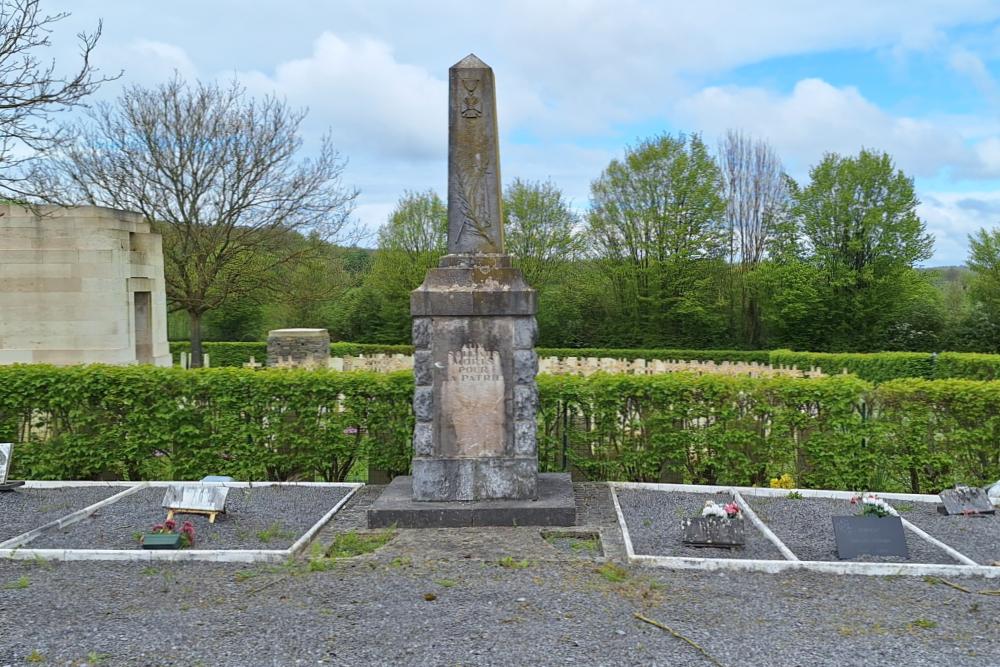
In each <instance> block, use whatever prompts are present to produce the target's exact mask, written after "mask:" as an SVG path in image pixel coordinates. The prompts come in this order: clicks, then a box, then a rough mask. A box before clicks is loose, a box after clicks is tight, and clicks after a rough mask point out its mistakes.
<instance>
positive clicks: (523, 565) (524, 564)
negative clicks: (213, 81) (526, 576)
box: [497, 556, 531, 570]
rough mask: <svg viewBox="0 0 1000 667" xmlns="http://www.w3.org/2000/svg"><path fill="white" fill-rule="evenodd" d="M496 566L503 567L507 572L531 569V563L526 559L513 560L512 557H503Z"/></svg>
mask: <svg viewBox="0 0 1000 667" xmlns="http://www.w3.org/2000/svg"><path fill="white" fill-rule="evenodd" d="M497 565H499V566H500V567H505V568H507V569H509V570H525V569H527V568H529V567H531V561H530V560H528V559H527V558H525V559H524V560H515V558H514V557H513V556H504V557H503V558H501V559H500V560H498V561H497Z"/></svg>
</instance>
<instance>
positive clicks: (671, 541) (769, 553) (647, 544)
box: [618, 489, 785, 560]
mask: <svg viewBox="0 0 1000 667" xmlns="http://www.w3.org/2000/svg"><path fill="white" fill-rule="evenodd" d="M706 500H714V501H715V502H717V503H728V502H730V501H732V495H731V494H728V493H683V492H674V491H654V490H652V489H619V491H618V502H619V504H620V505H621V508H622V515H623V516H624V517H625V523H626V524H627V525H628V532H629V535H630V536H631V537H632V548H633V549H634V550H635V553H636V554H643V555H650V556H691V557H695V558H740V559H746V558H755V559H764V560H785V558H784V556H782V555H781V552H780V551H778V548H777V547H776V546H774V545H773V544H772V543H771V542H770V541H769V540H768V539H767V538H766V537H764V536H763V535H762V534H761V533H760V531H758V530H757V529H756V528H755V527H754V525H753V524H752V523H751V522H750V521H747V520H746V519H744V521H746V526H745V530H746V542H747V543H746V546H744V547H743V548H742V549H725V548H717V547H690V546H686V545H684V544H683V542H682V541H681V537H682V531H681V519H683V518H685V517H692V516H700V515H701V510H702V508H703V507H704V506H705V501H706Z"/></svg>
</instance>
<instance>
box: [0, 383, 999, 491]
mask: <svg viewBox="0 0 1000 667" xmlns="http://www.w3.org/2000/svg"><path fill="white" fill-rule="evenodd" d="M538 384H539V391H540V412H539V417H538V442H539V460H540V465H541V468H542V469H543V470H560V469H564V468H567V467H568V468H572V469H575V470H576V471H578V472H580V473H582V474H583V475H585V476H586V477H589V478H590V479H614V480H633V481H657V480H664V481H679V482H694V483H718V484H739V485H750V484H761V485H764V484H767V481H768V480H769V479H770V478H771V477H778V476H780V475H781V474H783V473H790V474H792V475H793V476H794V477H795V479H796V481H797V482H798V484H799V485H800V486H802V487H825V488H841V489H859V490H860V489H876V490H881V491H917V492H924V493H927V492H936V491H939V490H940V489H942V488H946V487H949V486H952V485H954V484H955V483H957V482H961V483H966V484H986V483H989V482H993V481H996V480H997V479H998V478H1000V447H998V446H997V442H1000V382H979V381H971V380H944V381H928V380H896V381H892V382H886V383H883V384H880V385H872V384H870V383H867V382H865V381H863V380H861V379H859V378H857V377H854V376H836V377H828V378H818V379H798V378H794V379H793V378H769V379H752V378H746V377H731V376H722V375H702V376H695V375H690V374H684V373H672V374H664V375H655V376H631V375H607V374H595V375H592V376H589V377H580V376H545V375H543V376H539V378H538ZM412 392H413V383H412V378H411V374H410V373H387V374H373V373H361V372H352V373H338V372H333V371H289V370H285V371H251V370H248V369H235V368H233V369H230V368H213V369H205V370H200V371H185V370H180V369H171V368H151V367H108V366H79V367H68V368H55V367H50V366H40V365H27V366H2V367H0V442H2V441H10V442H14V443H16V445H15V457H14V470H13V473H12V474H13V476H15V477H24V478H31V479H198V478H200V477H202V476H203V475H206V474H229V475H233V476H234V477H236V478H237V479H253V480H261V479H279V480H288V479H304V480H311V479H320V480H330V481H336V480H343V479H344V478H345V477H346V476H347V474H348V472H349V471H350V470H351V469H352V468H357V467H359V466H363V465H365V464H370V465H372V466H375V467H377V468H382V469H387V470H389V471H391V472H394V473H404V472H406V470H407V468H408V466H409V459H410V434H411V432H412V428H413V415H412V408H411V400H410V399H411V397H412Z"/></svg>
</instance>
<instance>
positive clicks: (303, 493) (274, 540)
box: [29, 486, 350, 549]
mask: <svg viewBox="0 0 1000 667" xmlns="http://www.w3.org/2000/svg"><path fill="white" fill-rule="evenodd" d="M349 491H350V489H349V488H347V487H309V486H299V487H294V486H260V487H254V488H248V489H245V488H231V489H230V490H229V496H228V497H227V499H226V514H220V515H219V516H218V518H217V519H216V520H215V524H210V523H209V522H208V517H205V516H200V515H195V514H180V515H177V517H176V518H177V519H178V523H179V522H181V521H191V522H192V523H193V524H194V527H195V546H194V548H195V549H287V548H288V547H289V546H291V545H292V543H293V542H294V541H295V540H296V539H298V537H299V536H300V535H302V534H303V533H304V532H305V531H306V530H308V529H309V528H310V527H311V526H312V525H313V524H315V523H316V522H317V521H319V520H320V519H321V518H322V517H323V515H324V514H326V513H327V512H329V511H330V510H331V509H332V508H333V506H334V505H336V504H337V503H338V502H339V501H340V500H341V498H343V497H344V496H345V495H347V493H348V492H349ZM164 493H166V488H164V487H150V488H147V489H143V490H141V491H138V492H136V493H134V494H132V495H130V496H126V497H125V498H122V499H121V500H119V501H118V502H116V503H114V504H112V505H108V506H106V507H103V508H101V509H100V510H98V511H97V513H96V514H94V515H93V516H91V517H90V518H88V519H84V520H83V521H81V522H80V523H77V524H74V525H72V526H69V527H68V528H66V529H64V530H61V531H52V532H48V533H46V534H44V535H42V536H40V537H38V538H37V539H36V540H34V541H33V542H31V543H30V545H29V546H30V547H31V548H35V549H84V548H89V549H139V548H141V547H140V545H139V543H138V541H137V540H136V537H135V534H136V533H142V532H145V531H147V530H149V529H150V528H152V526H153V525H154V524H157V523H161V522H162V521H163V520H164V519H165V518H166V515H167V511H166V510H165V509H164V508H163V507H162V506H161V504H162V502H163V494H164Z"/></svg>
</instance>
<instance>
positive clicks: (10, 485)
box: [0, 480, 24, 492]
mask: <svg viewBox="0 0 1000 667" xmlns="http://www.w3.org/2000/svg"><path fill="white" fill-rule="evenodd" d="M19 486H24V480H19V481H17V482H4V483H3V484H0V492H3V491H13V490H14V489H16V488H17V487H19Z"/></svg>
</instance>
